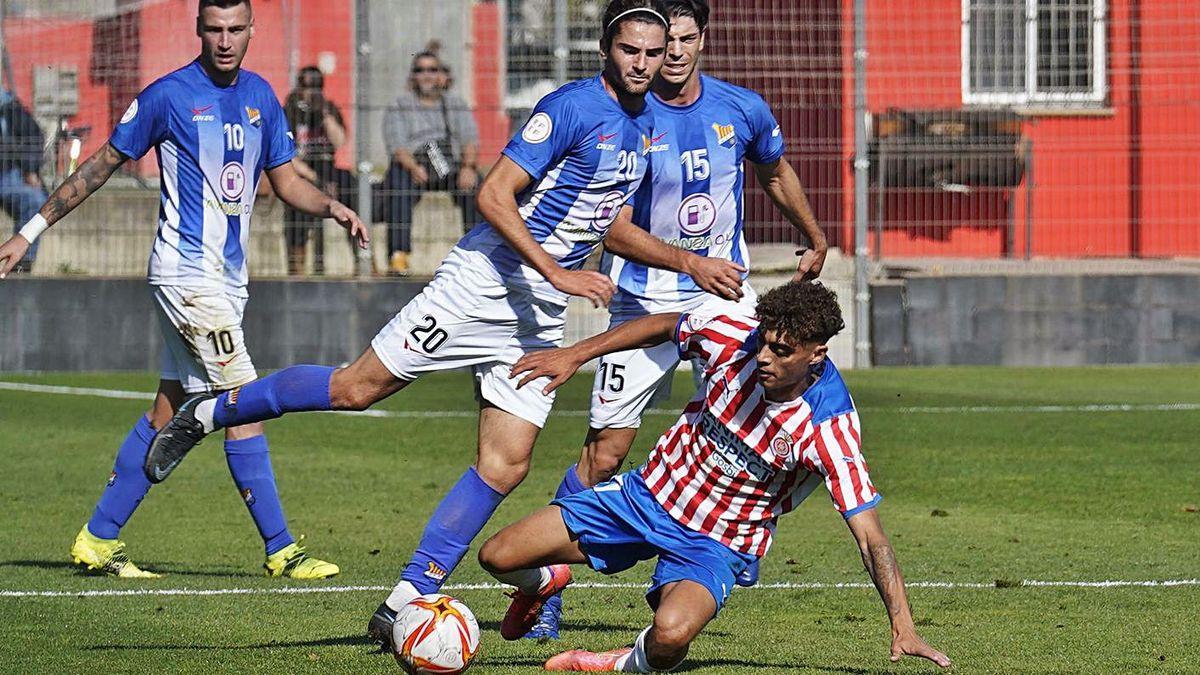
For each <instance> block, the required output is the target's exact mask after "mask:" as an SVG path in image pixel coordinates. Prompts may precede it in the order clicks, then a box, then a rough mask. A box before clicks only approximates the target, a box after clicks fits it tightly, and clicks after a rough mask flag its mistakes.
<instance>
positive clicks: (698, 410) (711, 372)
mask: <svg viewBox="0 0 1200 675" xmlns="http://www.w3.org/2000/svg"><path fill="white" fill-rule="evenodd" d="M756 310H757V311H756V317H757V318H753V319H747V318H734V317H730V316H715V317H704V316H698V315H691V314H655V315H650V316H647V317H644V318H641V319H637V320H634V321H630V322H627V323H624V324H622V325H620V326H618V327H617V328H614V329H613V330H610V331H608V332H606V333H602V334H600V335H597V336H595V337H593V338H590V339H588V340H584V341H583V342H580V343H578V344H576V345H574V346H572V347H568V348H566V349H555V350H547V351H542V352H536V353H533V354H528V355H526V356H525V357H524V358H522V359H521V360H520V361H518V362H517V364H516V366H514V368H513V376H514V377H522V378H523V379H522V380H521V383H520V384H519V385H518V386H524V385H525V384H526V383H528V382H531V381H533V380H534V379H537V378H539V377H549V378H550V383H549V384H548V385H547V386H546V388H547V389H549V390H552V389H554V388H556V387H558V386H559V385H561V384H562V383H563V382H566V381H567V379H569V378H570V377H571V375H573V374H574V373H575V371H576V370H577V369H578V368H579V367H580V366H581V365H582V364H584V363H586V362H588V361H590V360H592V359H594V358H596V357H598V356H601V355H603V354H608V353H612V352H615V351H620V350H626V349H633V348H640V347H646V346H651V345H654V344H661V343H663V342H667V341H670V340H674V341H675V343H676V344H677V345H678V347H679V351H680V355H681V356H682V357H683V358H693V357H695V358H698V359H699V360H700V361H701V362H702V364H703V368H704V372H703V382H704V384H703V386H702V387H701V388H700V390H699V391H698V392H697V394H696V397H695V398H694V399H693V400H692V401H691V402H690V403H688V405H687V407H686V408H684V411H683V414H682V415H681V416H680V418H679V420H678V421H677V422H676V423H675V425H674V426H672V427H671V428H670V429H669V430H668V431H667V432H666V433H664V434H663V435H662V436H661V437H660V438H659V440H658V443H657V445H656V446H655V448H654V450H653V451H652V452H651V453H650V457H649V459H648V460H647V462H646V464H645V465H643V466H642V467H641V468H639V469H637V470H635V471H631V472H629V473H626V474H622V475H619V476H617V477H616V478H614V479H613V480H612V481H610V482H608V483H602V484H600V485H597V486H596V487H595V488H592V489H591V490H586V491H584V492H580V493H578V494H575V495H571V496H569V497H564V498H561V499H556V500H555V501H554V502H553V504H552V505H551V506H549V507H546V508H545V509H542V510H540V511H538V512H536V513H534V514H533V515H531V516H529V517H527V518H525V519H524V520H522V521H520V522H518V523H516V524H514V525H510V526H509V527H507V528H505V529H504V530H502V531H501V532H499V533H498V534H497V535H496V536H495V537H493V538H492V539H490V540H489V541H488V542H487V543H486V544H485V545H484V546H483V548H482V549H481V550H480V553H479V559H480V563H481V564H482V565H483V566H484V568H485V569H487V570H488V571H489V572H491V573H492V574H493V576H495V577H496V578H497V579H499V580H500V581H502V582H505V583H509V584H512V585H514V586H516V587H517V588H518V591H519V592H518V594H517V596H516V597H517V600H514V607H518V608H519V612H515V613H514V612H510V614H513V616H510V617H508V618H506V620H505V631H504V632H505V634H506V635H508V634H512V635H518V636H519V635H523V634H524V630H522V627H521V626H516V625H508V624H510V623H518V622H519V621H518V620H517V619H516V618H514V617H516V616H517V615H519V616H520V617H523V618H522V619H521V620H525V619H528V620H529V621H530V622H532V620H533V619H535V618H536V614H537V605H538V603H539V602H541V601H544V600H545V599H546V598H548V597H549V596H550V595H553V593H555V592H557V591H558V590H560V589H561V587H562V586H563V585H564V583H563V582H561V580H559V581H555V579H558V578H559V577H561V576H562V574H561V572H556V573H552V571H551V570H550V569H549V568H548V567H544V566H546V565H551V564H555V563H586V564H587V565H589V566H591V567H592V568H593V569H595V570H597V571H600V572H603V573H606V574H612V573H616V572H619V571H622V570H624V569H628V568H629V567H631V566H633V565H634V564H635V563H636V562H638V561H639V560H647V559H650V558H654V557H657V558H658V565H657V567H656V569H655V571H654V575H653V578H652V583H651V587H650V590H649V592H648V593H647V599H648V600H649V602H650V604H651V606H652V607H654V608H655V614H654V622H653V624H652V625H651V626H650V627H649V628H647V629H646V630H645V631H643V632H642V634H641V635H640V636H638V639H637V641H636V643H635V646H634V648H633V649H631V650H629V649H626V650H616V651H613V652H604V653H599V654H597V653H593V652H587V651H582V650H573V651H570V652H565V653H563V654H560V655H558V656H556V657H554V658H552V659H551V660H550V661H548V662H547V663H546V667H547V669H550V670H615V671H624V672H651V671H652V670H670V669H672V668H674V667H675V666H677V665H678V664H679V663H680V662H681V661H682V660H683V658H684V656H686V654H687V650H688V646H689V645H690V644H691V641H692V640H693V639H694V638H695V637H696V635H698V634H699V633H700V630H701V629H703V628H704V626H705V625H706V624H707V623H708V621H709V620H711V619H712V618H713V617H714V616H716V614H717V612H718V611H719V610H720V609H721V607H722V605H723V604H724V603H725V601H726V600H727V599H728V597H729V592H730V590H731V589H732V588H733V586H734V580H735V579H736V577H737V575H738V574H739V573H741V571H742V570H743V569H745V567H746V566H747V565H749V564H750V563H751V562H753V561H754V560H756V559H757V558H758V557H761V556H762V555H764V554H765V553H766V552H767V549H768V548H769V547H770V545H771V537H772V532H773V530H774V523H775V521H776V519H778V518H779V517H780V516H781V515H783V514H785V513H787V512H789V511H791V510H793V509H795V508H796V507H797V506H798V505H799V504H800V502H802V501H803V500H804V499H805V498H806V497H807V496H808V495H809V494H811V493H812V492H813V491H814V490H816V489H817V487H818V486H819V485H821V484H822V483H823V484H824V485H825V487H826V488H827V490H828V492H829V494H830V495H831V497H832V498H833V504H834V507H835V508H837V510H838V511H840V512H841V513H842V515H843V516H844V517H845V519H846V523H847V525H848V526H849V529H850V531H851V533H852V534H853V536H854V538H855V540H856V541H857V543H858V546H859V550H860V551H861V552H862V557H863V563H864V564H865V566H866V568H867V572H868V573H869V574H870V576H871V580H872V581H873V582H874V583H875V586H876V588H877V589H878V590H879V594H880V596H881V597H882V599H883V602H884V605H885V607H886V608H887V612H888V616H889V618H890V619H891V623H892V643H891V658H892V660H893V661H897V660H899V659H900V658H901V657H902V656H904V655H906V654H908V655H914V656H921V657H924V658H927V659H929V660H931V661H933V662H935V663H937V664H938V665H940V666H948V665H950V660H949V659H948V658H946V656H945V655H944V654H942V653H941V652H938V651H936V650H934V649H933V648H931V647H930V646H929V645H928V644H926V643H925V641H924V640H923V639H921V637H920V636H919V635H917V633H916V629H915V628H914V625H913V619H912V614H911V612H910V610H909V607H908V600H907V598H906V594H905V590H904V579H903V577H902V576H901V574H900V568H899V566H898V565H897V564H896V558H895V555H894V553H893V551H892V548H891V544H890V543H889V542H888V538H887V536H886V535H885V534H884V532H883V527H882V525H881V524H880V520H879V516H878V514H877V512H876V510H875V508H874V507H875V505H876V504H878V503H879V501H880V496H879V494H878V493H877V492H876V490H875V486H874V485H873V484H872V483H871V479H870V476H869V475H868V471H867V465H866V461H865V460H864V459H863V457H862V453H861V452H860V450H859V439H860V433H859V423H858V415H857V413H856V412H855V410H854V402H853V400H851V398H850V393H849V392H848V391H847V389H846V385H845V383H844V382H843V381H842V378H841V375H840V374H839V373H838V370H837V367H836V366H834V364H833V363H832V361H830V360H829V358H828V357H827V352H828V347H827V346H826V343H827V341H828V340H829V339H830V338H831V337H833V336H834V335H835V334H837V333H838V332H839V331H841V329H842V328H843V326H844V324H843V321H842V316H841V311H840V310H839V309H838V305H837V297H836V296H835V295H834V293H833V292H832V291H830V290H828V289H826V288H825V287H824V286H822V285H820V284H818V283H808V282H791V283H788V284H785V285H784V286H780V287H778V288H775V289H773V290H772V291H770V292H769V293H767V294H766V295H764V296H763V297H762V299H761V300H760V301H759V303H758V306H757V308H756ZM539 565H541V566H543V567H538V566H539ZM556 574H557V576H556ZM526 628H527V627H526Z"/></svg>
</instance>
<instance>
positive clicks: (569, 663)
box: [542, 647, 633, 673]
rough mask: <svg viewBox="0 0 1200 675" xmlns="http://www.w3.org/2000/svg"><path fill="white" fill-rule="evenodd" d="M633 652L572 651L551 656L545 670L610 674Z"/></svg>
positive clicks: (626, 649) (619, 650) (624, 648)
mask: <svg viewBox="0 0 1200 675" xmlns="http://www.w3.org/2000/svg"><path fill="white" fill-rule="evenodd" d="M632 651H633V650H632V649H631V648H629V647H622V648H621V649H614V650H612V651H610V652H598V653H597V652H589V651H587V650H586V649H572V650H571V651H569V652H563V653H561V654H558V655H557V656H551V657H550V660H549V661H547V662H546V665H544V666H542V667H543V668H545V669H546V670H572V671H584V672H589V673H604V672H612V671H615V670H616V669H617V664H618V663H620V661H621V659H622V658H624V657H626V656H629V654H630V653H631V652H632Z"/></svg>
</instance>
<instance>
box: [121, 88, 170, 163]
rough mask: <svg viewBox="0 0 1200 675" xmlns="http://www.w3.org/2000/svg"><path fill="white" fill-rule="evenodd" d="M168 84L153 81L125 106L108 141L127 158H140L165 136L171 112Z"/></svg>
mask: <svg viewBox="0 0 1200 675" xmlns="http://www.w3.org/2000/svg"><path fill="white" fill-rule="evenodd" d="M167 86H168V85H167V84H165V83H163V82H155V83H153V84H151V85H150V86H149V87H146V88H145V89H143V90H142V93H140V94H138V95H137V98H135V99H133V101H132V102H131V103H130V104H129V107H128V108H126V109H125V114H124V115H122V116H121V121H120V122H118V123H117V128H115V129H113V132H112V136H110V137H109V139H108V142H109V144H111V145H112V146H113V147H114V148H116V149H117V152H119V153H121V154H122V155H125V156H126V157H128V158H130V159H141V158H142V156H143V155H145V154H146V153H147V152H148V151H149V150H150V148H152V147H154V146H155V145H158V144H159V143H161V142H162V141H163V140H165V139H166V137H167V118H168V116H169V115H170V106H169V105H168V103H169V97H168V94H167V91H166V89H167Z"/></svg>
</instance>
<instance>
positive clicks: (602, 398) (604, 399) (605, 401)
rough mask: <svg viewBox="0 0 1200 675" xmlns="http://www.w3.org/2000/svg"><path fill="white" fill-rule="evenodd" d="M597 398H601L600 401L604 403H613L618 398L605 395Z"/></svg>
mask: <svg viewBox="0 0 1200 675" xmlns="http://www.w3.org/2000/svg"><path fill="white" fill-rule="evenodd" d="M596 398H598V399H600V403H602V404H604V405H608V404H609V403H612V402H613V401H615V400H617V399H615V398H604V397H603V396H597V397H596Z"/></svg>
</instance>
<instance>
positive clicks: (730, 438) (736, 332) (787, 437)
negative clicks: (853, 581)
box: [639, 314, 880, 556]
mask: <svg viewBox="0 0 1200 675" xmlns="http://www.w3.org/2000/svg"><path fill="white" fill-rule="evenodd" d="M757 328H758V322H757V320H755V319H747V318H734V317H730V316H717V317H704V316H699V315H693V314H684V315H683V316H681V317H680V320H679V325H678V327H677V328H676V341H677V342H678V345H679V353H680V356H681V357H682V358H699V359H700V360H701V362H703V364H704V384H703V385H702V387H701V389H700V391H698V392H697V393H696V397H695V398H693V399H692V401H691V402H690V403H688V405H687V407H686V408H684V410H683V414H682V415H681V416H680V418H679V420H678V421H677V422H675V425H674V426H672V427H671V428H670V429H669V430H668V431H667V432H666V433H664V434H663V435H662V437H660V438H659V439H658V443H657V445H655V447H654V450H653V451H651V453H650V458H649V459H648V460H647V461H646V464H644V465H643V466H642V467H641V469H639V471H640V472H641V475H642V477H643V478H644V479H645V481H646V485H647V486H648V487H649V488H650V492H651V493H652V494H653V495H654V498H655V499H656V500H657V501H658V503H659V504H661V505H662V507H663V508H664V509H665V510H666V511H667V513H669V514H671V516H672V517H673V518H675V520H677V521H679V522H680V523H681V524H683V525H684V526H685V527H688V528H690V529H692V530H695V531H697V532H700V533H702V534H705V535H707V536H709V537H712V538H713V539H716V540H717V541H720V542H721V543H723V544H725V545H726V546H728V547H730V548H732V549H734V550H736V551H741V552H743V553H750V554H753V555H758V556H762V555H765V554H766V552H767V549H768V548H770V546H771V535H772V532H773V531H774V529H775V519H777V518H779V516H781V515H783V514H785V513H787V512H789V511H792V510H793V509H795V508H796V507H797V506H799V505H800V502H802V501H804V499H805V498H806V497H808V495H810V494H811V493H812V492H813V490H815V489H816V488H817V486H818V485H820V484H821V483H824V484H825V487H826V488H827V489H828V490H829V494H830V495H831V496H832V497H833V505H834V507H835V508H837V510H838V511H840V512H841V513H842V514H843V515H844V516H845V517H847V518H849V517H850V516H852V515H854V514H855V513H858V512H859V511H862V510H864V509H868V508H871V507H873V506H875V505H876V504H877V503H879V500H880V496H879V493H878V492H876V491H875V486H874V485H872V484H871V479H870V476H869V475H868V473H867V463H866V460H864V459H863V456H862V453H861V452H860V450H859V439H860V435H859V423H858V413H857V412H855V410H854V401H853V400H851V398H850V392H848V391H847V390H846V384H845V382H843V381H842V376H841V374H840V373H838V370H837V368H836V367H835V366H834V364H833V363H832V362H831V361H830V360H829V359H828V358H826V359H825V360H824V361H823V363H822V366H821V368H820V369H819V370H818V371H817V372H816V373H814V374H815V375H817V380H816V382H814V383H813V384H812V385H811V386H810V387H809V388H808V389H807V390H806V391H805V392H804V394H802V395H801V396H800V398H798V399H796V400H793V401H787V402H782V403H777V402H772V401H768V400H767V399H766V391H765V390H764V389H763V386H762V384H760V382H759V379H758V373H757V363H756V360H755V354H756V352H757V350H758V340H759V334H758V330H757Z"/></svg>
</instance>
